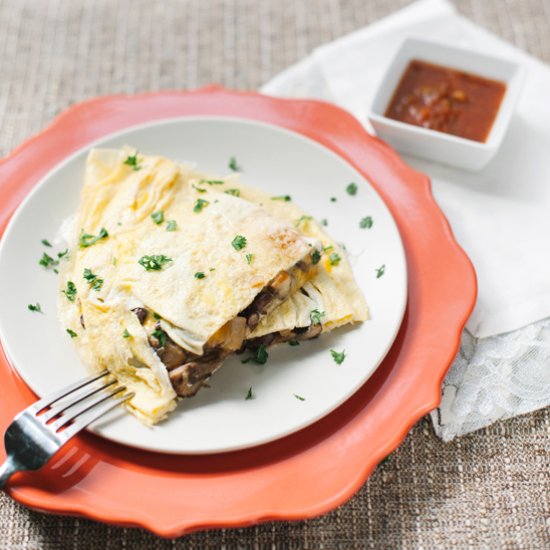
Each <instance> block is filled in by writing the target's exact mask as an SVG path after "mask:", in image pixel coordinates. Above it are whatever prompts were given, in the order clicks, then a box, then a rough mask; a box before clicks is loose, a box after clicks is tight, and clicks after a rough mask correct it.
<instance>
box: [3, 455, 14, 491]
mask: <svg viewBox="0 0 550 550" xmlns="http://www.w3.org/2000/svg"><path fill="white" fill-rule="evenodd" d="M18 470H19V468H18V467H17V465H16V464H15V462H14V461H13V460H12V458H11V457H9V456H8V458H6V461H5V462H4V464H2V465H1V466H0V489H2V488H3V487H4V486H5V485H6V483H7V482H8V479H9V478H10V477H11V476H12V475H13V474H15V472H17V471H18Z"/></svg>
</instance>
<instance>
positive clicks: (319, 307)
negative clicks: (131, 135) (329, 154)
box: [195, 175, 369, 349]
mask: <svg viewBox="0 0 550 550" xmlns="http://www.w3.org/2000/svg"><path fill="white" fill-rule="evenodd" d="M195 177H200V176H199V175H196V176H195ZM226 188H232V189H237V190H238V192H239V196H240V197H241V198H243V199H245V200H247V201H250V202H253V203H256V204H258V205H261V206H262V207H263V208H264V209H265V210H267V212H269V213H270V214H271V215H273V216H275V217H277V218H278V219H281V220H285V221H286V222H288V223H289V224H292V225H294V226H295V227H296V228H297V229H298V230H299V231H300V232H301V233H302V234H303V235H304V236H306V237H309V238H312V239H314V240H316V241H317V242H320V243H321V244H322V248H321V253H320V254H319V256H318V258H319V259H318V262H317V264H316V265H317V267H318V270H317V273H316V274H315V276H314V277H313V278H312V280H310V281H308V282H306V283H305V284H304V285H303V286H302V287H301V289H300V291H298V292H295V293H293V294H292V295H290V296H289V298H288V299H287V300H285V301H284V302H283V303H282V304H281V305H279V306H278V307H277V308H275V309H274V310H273V311H272V312H271V313H269V314H268V315H267V316H265V317H264V318H262V319H261V321H260V323H259V324H258V326H257V327H256V329H255V330H254V331H252V333H251V334H250V335H249V337H248V339H247V341H246V347H248V348H250V349H257V348H258V347H259V346H260V345H264V346H269V345H273V344H276V343H281V342H288V341H292V340H306V339H311V338H315V337H317V336H319V335H320V334H322V333H325V332H329V331H331V330H333V329H335V328H337V327H340V326H343V325H346V324H354V323H360V322H363V321H366V320H367V319H368V317H369V311H368V306H367V303H366V301H365V298H364V296H363V294H362V292H361V291H360V290H359V287H358V286H357V283H356V282H355V279H354V276H353V272H352V269H351V265H350V262H349V259H348V255H347V253H346V251H345V250H344V248H343V247H342V246H341V245H339V244H338V243H336V242H335V241H334V239H333V238H332V237H331V236H330V235H329V234H328V233H327V232H326V231H325V230H324V229H323V226H322V225H321V224H319V223H318V222H317V221H316V220H315V219H313V218H312V217H311V216H308V215H307V214H306V213H305V212H304V211H303V210H302V209H301V208H300V207H298V206H297V205H296V204H295V203H293V202H292V200H286V199H291V198H290V197H285V196H280V197H271V196H270V195H267V194H266V193H264V192H263V191H260V190H259V189H257V188H255V187H250V186H246V185H243V184H242V183H240V182H239V181H238V178H236V177H230V178H228V179H227V181H225V183H224V185H221V186H219V187H218V186H217V187H216V190H215V191H216V192H219V193H223V192H224V190H225V189H226Z"/></svg>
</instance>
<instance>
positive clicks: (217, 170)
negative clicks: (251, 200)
mask: <svg viewBox="0 0 550 550" xmlns="http://www.w3.org/2000/svg"><path fill="white" fill-rule="evenodd" d="M123 145H131V146H132V147H136V148H137V149H138V150H139V151H142V152H144V153H150V154H161V155H165V156H167V157H170V158H172V159H176V160H179V161H188V162H194V163H196V164H197V166H198V168H199V169H200V170H203V171H206V172H209V173H213V174H220V175H225V174H227V173H228V172H229V170H228V167H227V164H228V159H229V158H230V157H231V156H235V157H236V158H237V160H238V162H239V165H241V166H242V167H243V173H242V176H241V177H242V181H243V183H245V184H249V185H253V186H258V187H261V188H262V189H264V190H266V191H267V192H268V193H270V194H272V195H283V194H290V195H292V199H293V200H294V201H295V202H296V203H297V204H299V205H300V206H302V207H303V208H304V210H306V211H307V212H308V213H309V214H311V215H313V216H315V217H316V218H317V219H323V218H326V219H327V220H328V227H327V230H328V231H329V232H330V233H331V234H332V236H333V237H335V239H336V240H337V241H338V242H342V243H344V244H345V246H346V248H347V250H348V253H349V255H350V259H351V263H352V266H353V271H354V274H355V277H356V279H357V282H358V284H359V286H360V288H361V290H362V291H363V293H364V295H365V297H366V299H367V302H368V304H369V308H370V312H371V319H370V320H369V321H367V322H366V323H364V324H362V325H360V326H357V327H353V328H345V329H340V330H336V331H334V332H333V333H330V334H328V335H325V336H323V337H321V338H319V339H317V340H314V341H311V342H303V343H302V344H301V345H300V346H299V347H289V346H287V345H281V346H277V347H276V348H273V349H271V350H270V356H269V360H268V362H267V364H266V365H264V366H258V365H252V364H241V357H238V358H234V359H232V360H229V361H227V362H226V364H225V365H224V367H223V368H222V369H220V371H219V372H217V373H216V374H215V375H214V376H213V377H212V379H211V381H210V383H211V388H210V389H204V390H202V391H201V392H199V394H198V395H197V396H195V397H193V398H192V399H186V400H183V401H182V402H181V403H180V404H179V407H178V408H177V410H176V411H175V412H174V413H173V414H172V415H171V416H170V417H169V419H168V420H167V421H165V422H163V423H161V424H160V425H157V426H155V427H154V428H152V429H151V428H147V427H145V426H143V425H142V424H140V423H139V422H138V421H137V420H136V419H135V418H134V417H133V416H131V415H129V414H126V413H124V412H123V411H118V412H115V413H113V414H112V415H111V416H110V417H108V418H104V419H102V420H100V421H98V422H96V423H95V424H94V425H93V426H92V427H91V429H92V431H94V432H96V433H98V434H100V435H102V436H104V437H106V438H108V439H111V440H113V441H116V442H119V443H125V444H127V445H131V446H134V447H139V448H144V449H149V450H154V451H162V452H168V453H212V452H224V451H230V450H236V449H242V448H246V447H251V446H254V445H258V444H261V443H265V442H268V441H272V440H275V439H277V438H280V437H282V436H285V435H288V434H290V433H293V432H295V431H297V430H299V429H301V428H304V427H305V426H307V425H309V424H311V423H313V422H315V421H316V420H318V419H320V418H322V417H323V416H325V415H326V414H328V413H329V412H331V411H332V410H334V409H335V408H336V407H337V406H338V405H340V404H341V403H343V402H344V401H345V400H346V399H347V398H348V397H350V396H351V395H352V394H353V393H354V392H355V391H356V390H357V389H358V388H359V387H360V386H361V385H362V384H364V383H365V381H366V380H367V379H368V378H369V376H370V375H371V374H372V373H373V372H374V370H375V369H376V367H377V366H378V365H379V364H380V362H381V361H382V359H383V358H384V356H385V355H386V353H387V352H388V350H389V349H390V347H391V345H392V343H393V341H394V339H395V336H396V334H397V331H398V329H399V326H400V324H401V320H402V317H403V313H404V310H405V305H406V300H407V273H406V263H405V254H404V250H403V245H402V242H401V238H400V236H399V233H398V230H397V227H396V225H395V222H394V220H393V218H392V216H391V214H390V212H389V210H388V209H387V207H386V205H385V204H384V202H383V201H382V199H381V198H380V197H379V196H378V194H377V193H376V191H375V190H374V189H373V187H372V186H371V185H370V184H369V183H368V182H367V181H366V180H365V179H364V178H363V177H362V176H361V175H360V174H359V173H358V172H357V171H356V170H355V169H354V168H353V167H352V166H350V165H349V164H348V163H347V162H345V161H344V160H343V159H341V158H340V157H339V156H337V155H336V154H334V153H333V152H332V151H329V150H328V149H326V148H324V147H323V146H321V145H319V144H318V143H316V142H314V141H312V140H310V139H307V138H305V137H303V136H301V135H298V134H295V133H293V132H289V131H287V130H283V129H281V128H278V127H275V126H271V125H268V124H263V123H257V122H252V121H247V120H241V119H235V118H221V117H196V118H195V117H194V118H178V119H171V120H168V121H166V120H163V121H159V122H155V123H152V124H146V125H141V126H138V127H135V128H131V129H127V130H124V131H122V132H118V133H116V134H112V135H110V136H107V137H105V138H103V139H101V140H99V141H97V142H95V143H94V146H102V147H121V146H123ZM89 149H90V147H86V148H85V149H82V150H80V151H79V152H77V153H75V154H74V155H72V156H70V157H69V158H67V160H65V161H64V162H62V163H61V164H60V165H58V166H57V167H56V168H55V169H54V170H52V171H51V172H50V173H49V174H48V175H47V176H46V177H45V178H44V179H43V180H42V181H41V182H40V183H39V185H38V186H37V187H36V188H35V189H34V190H33V191H32V192H31V193H30V195H29V196H28V197H27V198H26V199H25V201H24V202H23V203H22V204H21V206H20V207H19V208H18V210H17V211H16V213H15V215H14V216H13V218H12V220H11V221H10V224H9V226H8V228H7V230H6V232H5V235H4V237H3V239H2V241H1V243H0V304H1V311H0V337H1V338H2V342H3V345H4V348H5V350H6V352H7V354H8V356H9V358H10V360H11V362H12V364H13V366H14V367H15V368H16V370H17V371H18V373H19V374H20V375H21V376H22V378H23V379H24V380H25V382H26V383H27V384H28V385H29V386H30V387H31V388H32V389H33V390H34V391H35V392H36V393H37V394H38V395H40V396H42V395H44V394H46V393H48V392H50V391H52V390H54V389H57V388H60V387H62V386H64V385H66V384H68V383H69V382H71V381H74V380H77V379H79V378H81V377H83V376H85V375H86V374H87V373H86V371H85V369H84V367H83V365H82V364H81V363H80V362H79V359H78V357H77V354H76V351H75V350H74V348H73V345H72V343H71V340H70V338H69V336H68V335H67V333H66V332H65V329H64V327H62V326H61V325H60V323H59V320H58V317H57V312H56V293H57V284H56V276H55V274H54V273H52V272H51V271H46V270H45V269H43V268H42V267H41V266H39V264H38V260H39V259H40V257H41V255H42V252H43V251H46V252H48V253H50V254H51V253H52V249H48V248H45V247H44V246H43V245H42V244H41V242H40V241H41V239H43V238H47V239H49V240H50V241H52V242H53V239H54V236H55V234H56V232H57V230H58V228H59V226H60V224H61V222H62V220H63V219H65V218H66V217H67V216H69V215H70V214H72V213H73V212H74V211H75V210H76V208H77V206H78V202H79V194H80V189H81V185H82V175H83V168H84V162H85V158H86V155H87V153H88V150H89ZM350 182H355V183H356V184H357V185H358V188H359V189H358V191H357V194H356V195H355V196H350V195H349V194H348V193H347V192H346V186H347V185H348V184H349V183H350ZM331 197H336V199H337V200H336V202H333V201H331ZM365 216H372V218H373V222H374V223H373V227H372V228H371V229H361V228H360V227H359V221H360V220H361V219H362V218H364V217H365ZM382 265H385V273H384V275H383V276H381V277H377V275H376V270H377V268H379V267H380V266H382ZM35 302H40V304H41V306H42V309H43V312H44V313H43V314H39V313H33V312H31V311H29V310H28V308H27V305H28V304H30V303H35ZM331 348H334V349H336V350H339V351H341V350H346V359H345V361H344V363H343V364H342V365H337V364H336V363H335V362H334V361H333V359H332V357H331V354H330V349H331ZM249 387H252V388H253V391H254V395H255V398H254V399H252V400H245V396H246V394H247V390H248V388H249ZM295 394H296V395H299V396H302V397H304V398H305V400H304V401H302V400H299V399H297V398H296V397H295Z"/></svg>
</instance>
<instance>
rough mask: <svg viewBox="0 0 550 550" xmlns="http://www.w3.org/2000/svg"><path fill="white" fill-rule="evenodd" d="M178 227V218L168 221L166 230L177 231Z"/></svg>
mask: <svg viewBox="0 0 550 550" xmlns="http://www.w3.org/2000/svg"><path fill="white" fill-rule="evenodd" d="M177 228H178V224H177V223H176V220H168V221H167V222H166V231H175V230H176V229H177Z"/></svg>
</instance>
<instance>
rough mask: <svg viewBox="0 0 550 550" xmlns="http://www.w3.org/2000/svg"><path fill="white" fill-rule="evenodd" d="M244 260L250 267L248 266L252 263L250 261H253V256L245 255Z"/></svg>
mask: <svg viewBox="0 0 550 550" xmlns="http://www.w3.org/2000/svg"><path fill="white" fill-rule="evenodd" d="M245 258H246V263H247V264H248V265H250V264H251V263H252V260H253V259H254V254H247V255H246V256H245Z"/></svg>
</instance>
